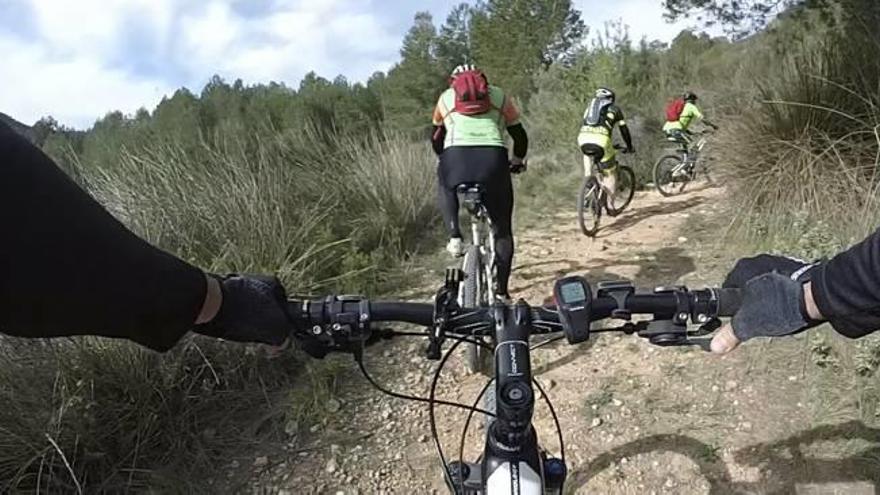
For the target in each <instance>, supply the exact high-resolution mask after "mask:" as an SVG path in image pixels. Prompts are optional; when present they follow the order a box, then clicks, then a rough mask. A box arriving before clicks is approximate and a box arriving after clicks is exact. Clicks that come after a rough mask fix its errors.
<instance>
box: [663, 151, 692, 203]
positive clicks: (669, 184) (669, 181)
mask: <svg viewBox="0 0 880 495" xmlns="http://www.w3.org/2000/svg"><path fill="white" fill-rule="evenodd" d="M690 180H691V176H690V174H689V173H688V171H687V170H685V167H684V165H683V164H682V161H681V157H680V156H676V155H666V156H664V157H662V158H660V159H659V160H657V163H656V164H655V165H654V185H656V186H657V190H658V191H660V194H662V195H664V196H674V195H676V194H681V192H682V191H684V186H685V185H686V184H687V183H688V182H689V181H690Z"/></svg>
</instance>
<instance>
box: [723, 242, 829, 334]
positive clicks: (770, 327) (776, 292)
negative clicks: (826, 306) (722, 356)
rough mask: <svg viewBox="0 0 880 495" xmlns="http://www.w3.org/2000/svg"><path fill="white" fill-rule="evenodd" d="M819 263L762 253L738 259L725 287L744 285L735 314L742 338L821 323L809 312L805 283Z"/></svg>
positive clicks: (735, 326)
mask: <svg viewBox="0 0 880 495" xmlns="http://www.w3.org/2000/svg"><path fill="white" fill-rule="evenodd" d="M816 265H817V264H815V263H814V264H810V263H806V262H804V261H801V260H797V259H794V258H787V257H785V256H774V255H770V254H762V255H759V256H755V257H753V258H744V259H741V260H739V261H738V262H737V263H736V266H734V268H733V270H731V272H730V273H729V274H728V275H727V277H726V278H725V280H724V284H723V285H722V286H723V287H729V288H741V289H743V303H742V306H741V307H740V310H739V311H737V313H736V315H734V317H733V321H732V323H733V333H734V334H735V335H736V337H737V338H738V339H739V340H741V341H743V342H744V341H746V340H749V339H751V338H754V337H779V336H783V335H792V334H795V333H798V332H800V331H803V330H806V329H807V328H811V327H813V326H815V325H816V324H818V322H814V321H812V320H811V319H810V318H809V316H808V315H807V311H806V307H805V305H804V289H803V285H804V283H805V282H806V281H807V280H809V275H810V271H811V270H812V268H813V267H815V266H816Z"/></svg>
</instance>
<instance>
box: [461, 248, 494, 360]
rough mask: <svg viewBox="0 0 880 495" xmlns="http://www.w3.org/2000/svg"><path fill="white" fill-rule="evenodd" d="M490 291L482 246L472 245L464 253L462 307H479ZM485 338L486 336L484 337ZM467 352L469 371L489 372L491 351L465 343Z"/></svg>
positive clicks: (466, 358)
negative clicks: (481, 250)
mask: <svg viewBox="0 0 880 495" xmlns="http://www.w3.org/2000/svg"><path fill="white" fill-rule="evenodd" d="M488 293H489V291H488V290H487V287H486V279H485V277H484V276H483V256H482V254H481V253H480V248H478V247H477V246H471V247H470V248H468V250H467V252H466V253H465V255H464V282H463V283H462V307H465V308H478V307H480V306H481V305H482V304H484V303H486V302H487V301H484V299H485V298H486V296H487V294H488ZM483 339H484V340H485V338H483ZM465 346H466V349H467V354H466V356H465V368H467V371H468V373H480V372H483V373H485V372H487V365H486V362H487V361H488V359H489V354H490V353H489V352H487V351H486V350H485V349H483V348H482V347H481V346H479V345H476V344H465Z"/></svg>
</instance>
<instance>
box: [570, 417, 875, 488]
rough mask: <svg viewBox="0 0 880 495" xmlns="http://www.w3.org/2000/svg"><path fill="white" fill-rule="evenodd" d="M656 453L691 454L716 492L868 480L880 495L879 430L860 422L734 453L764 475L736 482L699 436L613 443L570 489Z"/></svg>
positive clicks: (576, 472)
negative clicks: (823, 449) (822, 452)
mask: <svg viewBox="0 0 880 495" xmlns="http://www.w3.org/2000/svg"><path fill="white" fill-rule="evenodd" d="M857 440H858V441H859V443H860V444H861V445H862V448H861V449H859V450H856V451H852V453H851V454H849V455H847V456H846V457H842V458H833V457H828V456H825V457H821V458H819V457H811V456H809V455H808V454H807V453H806V452H808V451H810V450H811V449H812V450H815V448H816V447H820V446H821V444H822V443H825V442H850V443H851V442H854V441H857ZM653 452H674V453H678V454H681V455H683V456H685V457H688V458H689V459H690V460H691V461H692V462H693V463H694V464H695V465H696V466H697V468H698V471H699V473H700V475H701V476H702V477H703V478H704V479H705V480H706V481H708V482H709V485H710V487H711V488H710V492H709V493H711V494H713V495H721V494H728V493H764V494H773V495H782V494H791V493H796V492H797V486H798V485H805V484H811V485H820V486H821V485H823V484H831V483H868V484H873V485H874V493H875V494H877V495H880V429H877V428H871V427H868V426H866V425H865V424H864V423H862V422H859V421H850V422H846V423H841V424H836V425H824V426H819V427H817V428H814V429H811V430H806V431H803V432H801V433H798V434H797V435H794V436H792V437H789V438H786V439H783V440H780V441H774V442H767V443H760V444H757V445H752V446H749V447H745V448H743V449H740V450H738V451H737V452H735V453H734V454H733V457H734V459H735V460H736V462H737V463H738V464H740V465H743V466H750V467H754V468H758V470H759V472H760V479H758V480H757V481H751V482H734V481H733V480H732V479H731V476H730V472H729V471H728V470H727V466H726V465H725V463H724V461H723V460H722V459H720V458H719V457H718V456H717V454H715V449H714V448H713V447H712V446H710V445H708V444H705V443H703V442H701V441H699V440H697V439H695V438H692V437H688V436H684V435H676V434H666V435H652V436H648V437H644V438H640V439H638V440H635V441H633V442H630V443H627V444H624V445H621V446H620V447H617V448H614V449H612V450H610V451H608V452H605V453H604V454H601V455H600V456H599V457H597V458H596V459H594V460H593V461H592V462H590V463H589V464H587V465H586V466H583V467H579V468H577V469H575V470H574V471H573V472H572V474H571V476H570V477H569V482H568V490H567V491H569V492H571V491H574V490H577V489H579V488H582V487H585V486H588V485H589V483H590V480H592V479H593V478H595V477H596V476H598V475H599V473H601V472H602V471H604V470H606V469H608V468H610V467H613V466H615V465H617V464H618V463H619V462H620V461H621V459H623V458H624V457H626V458H630V459H631V458H633V457H634V456H638V455H640V454H649V453H653Z"/></svg>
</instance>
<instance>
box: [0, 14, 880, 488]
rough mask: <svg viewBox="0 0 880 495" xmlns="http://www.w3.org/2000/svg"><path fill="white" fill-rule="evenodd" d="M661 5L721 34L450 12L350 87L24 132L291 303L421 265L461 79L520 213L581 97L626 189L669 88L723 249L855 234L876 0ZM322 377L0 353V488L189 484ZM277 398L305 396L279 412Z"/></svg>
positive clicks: (807, 250) (426, 19) (872, 157)
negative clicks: (521, 134) (496, 143)
mask: <svg viewBox="0 0 880 495" xmlns="http://www.w3.org/2000/svg"><path fill="white" fill-rule="evenodd" d="M658 1H659V0H658ZM665 3H666V5H667V7H668V8H669V10H670V13H671V15H673V16H675V15H683V14H685V13H698V14H702V15H704V16H706V18H707V19H714V20H716V21H717V22H721V23H722V24H724V25H725V26H726V27H729V30H728V32H729V36H728V37H715V38H713V37H710V36H707V35H703V34H695V33H693V32H688V31H685V32H682V33H681V34H680V35H679V36H678V37H676V38H675V40H674V41H673V42H671V43H669V44H664V43H659V42H652V41H649V40H632V39H630V37H629V36H628V34H627V31H626V28H625V20H623V22H622V23H620V24H609V25H606V26H589V28H590V29H592V30H593V33H592V36H590V37H589V38H587V35H588V32H589V30H588V28H587V25H586V23H585V19H584V18H583V17H582V16H581V14H580V13H579V12H578V11H576V10H575V9H573V8H572V6H571V2H570V1H566V0H489V1H486V2H481V3H479V4H478V5H476V6H473V5H468V4H462V5H460V6H458V7H456V8H455V9H453V10H452V12H451V14H450V15H449V17H448V18H447V19H445V20H444V21H443V22H442V24H439V25H438V24H437V23H436V22H435V20H434V19H432V18H431V16H430V15H429V14H427V13H420V14H417V15H416V16H415V19H414V23H413V26H412V27H411V28H410V30H409V32H408V33H407V34H406V36H405V37H404V39H403V41H402V46H401V51H400V61H399V62H398V63H397V64H396V65H395V66H394V67H393V68H392V69H390V70H389V71H388V72H387V73H376V74H374V75H373V77H371V78H370V79H369V80H368V81H367V82H365V83H351V82H349V81H347V80H346V79H345V78H343V77H337V78H335V79H332V80H331V79H326V78H323V77H321V76H319V75H317V74H314V73H312V74H309V75H307V76H306V77H305V78H304V79H303V80H302V81H301V82H299V83H298V84H297V85H296V87H292V86H288V85H287V84H285V83H282V82H270V83H266V84H257V85H245V84H243V83H242V82H241V81H240V80H239V81H232V82H230V81H224V80H222V79H220V78H218V77H214V78H213V79H211V81H210V82H209V83H208V84H207V85H206V86H205V87H204V88H202V89H201V91H200V92H198V93H195V92H193V91H192V90H189V89H186V88H182V89H180V90H178V91H177V92H176V93H175V94H173V95H171V96H170V97H168V98H166V99H164V100H163V101H162V102H161V103H160V104H159V105H158V106H157V107H156V108H155V109H154V110H153V111H147V110H145V109H144V110H141V111H138V112H137V113H135V114H134V115H124V114H122V113H120V112H112V113H109V114H108V115H106V116H105V117H103V118H102V119H100V120H99V121H97V122H96V123H95V125H94V126H93V127H92V128H90V129H89V130H87V131H85V132H80V131H72V130H70V129H66V128H64V126H62V125H60V124H58V123H57V122H55V121H54V120H53V119H51V118H44V119H41V120H40V121H39V122H37V123H36V124H35V125H34V126H32V127H31V129H30V133H31V136H32V138H33V139H34V140H35V141H36V142H37V144H39V145H40V146H41V147H42V148H43V149H44V150H45V151H46V152H47V153H48V154H50V155H51V156H53V157H55V158H56V159H57V160H58V161H59V163H60V164H61V165H62V166H63V167H64V168H65V170H66V171H68V173H70V174H71V176H72V177H74V179H75V180H77V181H78V182H79V183H80V184H81V185H82V186H83V187H85V188H86V189H87V190H88V191H89V192H91V193H92V194H93V195H95V196H96V197H97V198H98V199H99V200H100V201H101V202H102V203H103V204H104V205H105V206H107V207H108V208H109V209H110V210H111V211H112V212H113V213H114V214H115V215H116V216H117V217H118V218H120V219H121V220H122V221H123V222H125V223H126V224H127V225H128V226H129V227H130V228H132V229H133V230H135V231H136V232H138V233H139V234H140V235H143V236H144V237H146V238H147V239H149V240H150V241H151V242H154V243H156V244H157V245H159V246H161V247H163V248H165V249H168V250H170V251H172V252H175V253H176V254H178V255H180V256H181V257H183V258H185V259H187V260H189V261H191V262H193V263H195V264H198V265H199V266H202V267H204V268H206V269H208V270H212V271H217V272H229V271H235V272H274V273H278V274H279V276H280V277H281V278H282V279H283V281H284V282H285V284H286V285H287V286H288V287H291V288H295V290H296V291H298V292H322V291H323V292H326V291H330V290H344V291H346V292H357V291H360V292H365V293H373V294H376V293H383V292H387V291H388V290H389V289H391V288H393V287H395V286H399V284H400V283H401V278H400V277H401V276H402V275H400V273H399V270H397V269H396V267H398V266H399V265H400V263H401V262H404V261H406V260H413V259H418V256H420V255H421V254H423V253H430V252H432V251H433V250H435V249H436V246H437V245H438V244H437V242H436V240H437V239H436V238H434V237H432V236H430V235H427V236H426V235H425V232H424V229H425V226H426V225H436V224H437V222H436V211H435V206H434V200H433V197H434V192H433V191H434V164H435V158H434V157H433V154H432V152H431V151H430V147H429V145H428V142H427V137H428V132H429V127H430V113H431V109H432V106H433V104H434V103H435V101H436V98H437V96H438V94H439V92H440V91H441V90H442V89H443V88H444V87H445V85H446V84H447V78H448V74H449V72H450V71H451V69H452V68H453V67H454V66H455V65H457V64H459V63H462V62H465V61H468V62H473V63H476V64H478V65H479V66H480V67H481V68H482V69H483V70H485V71H486V73H487V74H488V76H489V77H490V79H491V81H492V82H493V83H495V84H498V85H500V86H502V87H503V88H505V89H506V90H507V91H508V92H509V93H510V94H511V95H513V96H514V97H515V98H516V100H517V102H518V104H519V105H520V106H521V107H522V108H523V111H524V115H525V124H526V127H527V129H528V131H529V133H530V137H531V141H532V152H531V157H530V165H531V167H530V170H529V173H528V174H527V175H526V177H524V178H523V179H522V182H521V183H520V184H519V186H518V194H520V196H519V198H520V199H519V201H520V203H518V204H519V205H520V206H521V205H522V204H530V202H534V203H535V204H540V205H541V206H543V207H551V206H553V201H558V199H553V198H560V197H562V198H569V197H571V196H572V194H573V193H572V192H571V191H570V190H569V188H570V184H571V179H572V178H573V177H576V176H577V175H578V174H580V173H581V172H580V170H581V169H580V166H579V155H578V154H579V151H578V150H577V148H576V146H575V145H574V143H575V139H576V134H577V130H578V127H579V125H580V117H581V114H582V112H583V108H584V106H585V105H586V104H587V102H588V101H589V99H590V97H591V95H592V92H593V91H594V89H595V88H596V87H597V86H599V85H605V86H610V87H612V88H614V89H615V90H616V91H617V94H618V101H619V104H620V105H621V106H622V108H623V109H624V111H625V112H626V114H627V117H628V121H629V123H630V125H631V127H632V128H633V129H634V135H635V143H636V147H637V149H638V155H637V157H636V159H635V160H636V163H634V165H636V168H637V171H638V172H639V175H640V177H641V178H642V180H643V181H644V180H646V179H647V171H648V170H649V167H650V165H651V163H652V161H653V159H654V158H656V156H657V153H658V152H659V150H660V148H661V147H662V146H663V142H662V139H661V135H660V130H659V129H660V127H661V126H662V120H663V106H664V105H665V104H666V102H667V101H668V100H669V98H671V97H673V96H674V95H677V94H679V93H681V92H682V91H683V90H685V89H690V90H693V91H696V92H697V93H699V94H700V96H701V104H702V106H703V109H704V110H705V111H706V113H707V114H709V115H711V116H712V117H713V118H714V120H715V121H716V122H719V123H720V124H721V126H722V132H721V133H719V134H718V135H717V136H716V137H715V140H714V142H713V144H712V146H713V149H714V156H715V158H716V162H717V163H719V164H721V165H722V166H723V167H724V168H725V178H726V181H727V185H728V191H729V196H730V201H731V202H732V204H739V205H746V207H743V208H739V209H738V210H737V211H738V214H737V216H736V217H735V218H733V219H732V220H733V224H732V229H733V230H732V232H733V233H734V234H735V235H736V237H737V238H738V239H740V240H743V242H742V243H741V244H740V247H741V248H742V249H746V248H748V249H771V250H782V251H786V252H793V253H795V254H801V255H805V256H818V255H823V254H828V253H829V252H832V251H833V250H834V249H838V248H840V247H842V246H844V245H847V244H849V243H851V242H853V241H854V240H855V239H857V238H858V237H859V236H862V235H864V234H865V233H866V232H868V231H869V230H871V229H873V228H874V227H875V226H876V221H875V220H874V219H876V218H877V214H876V213H877V212H878V205H877V199H876V198H877V194H876V193H877V187H878V181H877V175H876V174H877V165H878V163H877V160H878V158H877V157H878V154H880V144H878V139H880V138H878V126H880V110H878V104H880V96H878V94H880V39H878V35H877V33H876V30H875V29H874V28H873V27H876V26H877V25H878V24H880V6H878V4H877V2H874V1H872V0H834V1H832V0H824V1H792V2H788V10H786V11H785V13H784V14H783V15H781V16H780V17H779V18H777V19H775V20H773V21H772V22H769V21H770V16H769V15H768V12H770V11H769V10H768V11H764V10H762V6H764V5H765V4H768V3H774V4H778V2H760V1H752V2H749V5H750V6H751V7H755V8H751V7H750V8H749V9H747V10H745V11H743V10H738V9H737V7H736V6H728V7H727V8H726V9H725V8H724V5H725V4H729V2H727V3H725V2H721V3H718V2H715V3H714V5H716V6H718V5H720V7H717V8H716V9H715V10H712V9H710V8H708V7H706V2H701V1H700V0H667V2H665ZM762 12H763V14H762ZM768 22H769V24H768ZM588 39H589V41H587V40H588ZM841 212H846V214H845V215H843V218H842V219H841V218H840V217H841ZM832 219H834V221H832ZM303 369H305V371H303ZM333 376H334V369H333V368H332V366H331V365H326V364H318V365H310V366H309V367H307V368H304V367H303V364H302V362H301V360H300V358H299V357H298V356H296V355H290V356H286V357H285V358H283V359H276V360H272V361H268V360H266V359H265V358H264V356H263V355H262V354H261V352H260V351H259V350H254V349H244V348H241V347H239V346H229V345H223V344H219V343H216V342H211V341H207V340H206V339H200V338H191V339H188V340H187V341H186V342H184V343H182V344H181V345H179V346H178V347H177V348H176V349H175V350H174V351H172V352H170V353H168V354H167V355H162V356H159V355H156V354H153V353H150V352H147V351H144V350H141V349H139V348H137V347H135V346H133V345H129V344H125V343H118V342H108V341H104V340H100V339H78V340H75V341H56V342H20V341H7V342H4V343H3V345H2V346H0V384H2V385H0V401H2V402H3V403H5V404H8V405H9V406H8V407H6V408H4V409H2V410H0V487H2V491H10V490H34V489H35V488H37V487H39V489H41V490H44V491H48V492H54V491H59V490H63V491H67V490H71V489H75V485H76V484H81V485H83V486H87V487H89V488H90V490H94V491H100V490H109V491H117V490H121V489H123V488H125V487H129V488H144V487H147V486H150V487H154V488H155V487H157V486H159V487H161V486H163V485H164V486H168V487H180V486H186V485H187V483H196V484H197V483H198V479H199V478H198V476H199V475H200V474H203V473H205V472H210V470H211V469H213V468H216V462H217V459H219V458H222V456H223V455H224V452H227V451H228V449H231V448H236V447H238V446H241V445H244V444H247V443H248V442H253V441H257V439H265V438H271V437H272V436H273V435H281V434H282V433H283V430H284V427H285V425H286V424H289V423H290V422H291V421H298V422H301V423H307V422H308V421H309V420H310V418H314V417H316V416H318V415H320V414H322V413H323V411H324V409H323V408H324V407H325V406H324V402H325V401H323V400H322V397H325V396H326V393H328V392H329V391H330V389H331V388H332V383H333ZM295 382H298V383H300V384H302V383H308V384H309V387H308V389H309V391H308V392H307V393H305V395H303V392H302V391H301V389H302V387H300V388H299V389H296V390H300V391H298V392H293V394H298V395H295V396H294V397H292V396H291V394H292V392H290V390H291V385H292V384H293V383H295ZM212 431H213V432H214V433H213V434H212V433H210V432H212ZM217 431H222V432H223V434H222V435H217V434H216V432H217ZM47 438H51V440H52V442H49V441H47ZM56 446H57V448H56ZM60 452H63V453H65V454H66V458H62V456H61V455H60ZM74 480H75V481H74Z"/></svg>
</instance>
